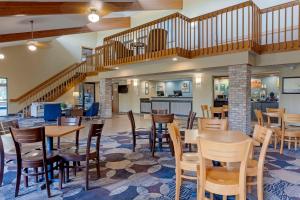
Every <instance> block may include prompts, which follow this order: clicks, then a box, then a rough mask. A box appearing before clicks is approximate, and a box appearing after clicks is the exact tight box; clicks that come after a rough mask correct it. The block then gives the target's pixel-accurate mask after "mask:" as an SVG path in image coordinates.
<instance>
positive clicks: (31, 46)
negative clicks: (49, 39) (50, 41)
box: [27, 20, 37, 51]
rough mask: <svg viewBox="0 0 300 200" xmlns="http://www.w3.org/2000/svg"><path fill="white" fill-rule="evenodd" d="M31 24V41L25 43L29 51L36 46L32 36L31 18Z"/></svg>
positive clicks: (35, 48) (34, 49)
mask: <svg viewBox="0 0 300 200" xmlns="http://www.w3.org/2000/svg"><path fill="white" fill-rule="evenodd" d="M30 24H31V41H29V42H28V43H27V48H28V49H29V51H36V50H37V46H36V45H35V42H34V38H33V20H31V21H30Z"/></svg>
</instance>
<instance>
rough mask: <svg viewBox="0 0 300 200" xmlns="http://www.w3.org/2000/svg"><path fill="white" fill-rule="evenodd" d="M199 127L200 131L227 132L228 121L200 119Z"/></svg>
mask: <svg viewBox="0 0 300 200" xmlns="http://www.w3.org/2000/svg"><path fill="white" fill-rule="evenodd" d="M198 126H199V127H198V128H199V130H200V131H225V130H228V120H227V119H203V118H200V119H199V121H198Z"/></svg>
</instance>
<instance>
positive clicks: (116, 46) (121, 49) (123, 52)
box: [111, 40, 133, 59]
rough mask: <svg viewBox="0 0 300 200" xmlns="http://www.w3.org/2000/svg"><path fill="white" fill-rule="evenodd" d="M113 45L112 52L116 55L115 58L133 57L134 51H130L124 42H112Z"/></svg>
mask: <svg viewBox="0 0 300 200" xmlns="http://www.w3.org/2000/svg"><path fill="white" fill-rule="evenodd" d="M111 43H112V48H113V49H112V52H113V53H114V54H115V56H116V57H115V58H116V59H119V58H125V57H128V56H133V51H132V50H130V49H128V48H127V47H126V46H125V45H124V44H123V43H122V42H120V41H115V40H114V41H111Z"/></svg>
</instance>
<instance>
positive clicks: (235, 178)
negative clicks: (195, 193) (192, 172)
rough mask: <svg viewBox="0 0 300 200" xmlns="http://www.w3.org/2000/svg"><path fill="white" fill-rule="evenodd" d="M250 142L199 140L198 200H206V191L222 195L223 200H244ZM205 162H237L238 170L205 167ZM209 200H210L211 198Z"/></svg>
mask: <svg viewBox="0 0 300 200" xmlns="http://www.w3.org/2000/svg"><path fill="white" fill-rule="evenodd" d="M251 142H252V140H251V139H250V138H249V140H246V141H243V142H238V143H220V142H216V141H211V140H207V139H204V138H200V139H199V141H198V151H199V156H200V166H201V167H200V177H199V179H200V184H199V187H200V189H199V199H206V198H205V191H208V192H210V193H213V194H219V195H223V199H226V196H232V195H238V196H239V198H238V199H242V200H246V167H247V160H248V156H249V152H250V149H251ZM220 147H221V148H220ZM207 160H217V161H220V162H226V163H228V162H238V163H240V167H239V169H238V170H235V169H227V168H226V167H207V164H206V162H207ZM210 195H212V194H210ZM210 198H211V199H212V196H211V197H210Z"/></svg>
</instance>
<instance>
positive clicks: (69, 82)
mask: <svg viewBox="0 0 300 200" xmlns="http://www.w3.org/2000/svg"><path fill="white" fill-rule="evenodd" d="M91 61H92V59H91V58H90V59H89V61H84V62H81V63H76V64H73V65H71V66H70V67H68V68H66V69H64V70H62V71H60V72H59V73H57V74H55V75H54V76H52V77H51V78H49V79H48V80H46V81H44V82H43V83H41V84H39V85H38V86H36V87H35V88H33V89H32V90H30V91H28V92H26V93H25V94H23V95H21V96H20V97H18V98H16V99H11V100H10V101H11V102H12V103H16V104H18V107H19V108H20V112H22V113H23V116H29V115H30V105H31V104H32V102H51V101H55V100H56V99H57V98H59V97H60V96H62V95H63V94H65V93H66V92H67V91H69V90H70V89H71V88H72V87H74V86H75V85H77V84H79V83H81V82H83V81H84V80H85V79H86V77H87V76H91V75H97V74H98V72H100V71H103V69H102V70H101V69H98V68H97V67H96V66H95V65H94V64H93V63H92V62H91Z"/></svg>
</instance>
